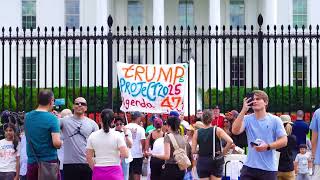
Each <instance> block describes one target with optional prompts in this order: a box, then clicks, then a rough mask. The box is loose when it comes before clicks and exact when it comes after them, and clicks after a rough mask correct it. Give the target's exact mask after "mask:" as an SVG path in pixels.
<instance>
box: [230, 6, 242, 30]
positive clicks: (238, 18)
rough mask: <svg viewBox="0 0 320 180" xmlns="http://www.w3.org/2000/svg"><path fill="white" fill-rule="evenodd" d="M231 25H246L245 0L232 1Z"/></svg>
mask: <svg viewBox="0 0 320 180" xmlns="http://www.w3.org/2000/svg"><path fill="white" fill-rule="evenodd" d="M230 25H231V26H233V27H237V26H240V27H243V26H244V25H245V9H244V0H230Z"/></svg>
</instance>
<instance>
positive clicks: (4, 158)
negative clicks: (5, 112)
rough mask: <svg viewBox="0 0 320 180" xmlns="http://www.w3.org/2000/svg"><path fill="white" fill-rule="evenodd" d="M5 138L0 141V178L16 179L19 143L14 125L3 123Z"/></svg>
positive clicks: (17, 177) (17, 174)
mask: <svg viewBox="0 0 320 180" xmlns="http://www.w3.org/2000/svg"><path fill="white" fill-rule="evenodd" d="M3 129H4V132H5V134H4V135H5V139H2V140H1V141H0V179H1V180H13V179H14V180H18V179H19V171H20V152H19V151H20V145H19V137H18V136H17V135H16V127H15V125H14V124H12V123H8V124H4V125H3Z"/></svg>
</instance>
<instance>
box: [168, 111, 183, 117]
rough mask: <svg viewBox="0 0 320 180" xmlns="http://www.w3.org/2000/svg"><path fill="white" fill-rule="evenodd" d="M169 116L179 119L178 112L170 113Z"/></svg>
mask: <svg viewBox="0 0 320 180" xmlns="http://www.w3.org/2000/svg"><path fill="white" fill-rule="evenodd" d="M169 116H173V117H179V116H180V113H179V112H178V111H170V113H169Z"/></svg>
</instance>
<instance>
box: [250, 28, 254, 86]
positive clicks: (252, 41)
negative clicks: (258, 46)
mask: <svg viewBox="0 0 320 180" xmlns="http://www.w3.org/2000/svg"><path fill="white" fill-rule="evenodd" d="M253 37H254V36H253V25H251V91H253V43H254V38H253Z"/></svg>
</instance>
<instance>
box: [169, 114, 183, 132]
mask: <svg viewBox="0 0 320 180" xmlns="http://www.w3.org/2000/svg"><path fill="white" fill-rule="evenodd" d="M167 124H168V125H169V126H170V128H171V130H172V131H174V132H178V130H179V126H180V119H179V118H178V117H175V116H170V117H169V118H168V120H167Z"/></svg>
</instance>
